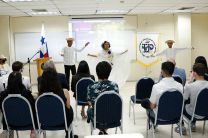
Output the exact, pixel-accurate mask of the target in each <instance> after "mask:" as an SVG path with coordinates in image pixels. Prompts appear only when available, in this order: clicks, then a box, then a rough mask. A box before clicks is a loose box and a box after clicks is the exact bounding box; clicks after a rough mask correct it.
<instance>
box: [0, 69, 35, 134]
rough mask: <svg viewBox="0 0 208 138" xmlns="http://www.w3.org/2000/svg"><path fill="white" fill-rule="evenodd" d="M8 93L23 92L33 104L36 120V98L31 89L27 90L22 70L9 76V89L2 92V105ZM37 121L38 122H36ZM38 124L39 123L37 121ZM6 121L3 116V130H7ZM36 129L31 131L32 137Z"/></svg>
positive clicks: (0, 96) (0, 97)
mask: <svg viewBox="0 0 208 138" xmlns="http://www.w3.org/2000/svg"><path fill="white" fill-rule="evenodd" d="M8 94H21V95H22V96H23V97H25V98H26V99H27V100H28V101H29V102H30V105H31V108H32V111H33V117H34V120H36V114H35V113H36V112H35V100H34V98H33V96H32V94H31V91H30V90H27V89H26V88H25V86H24V84H23V83H22V74H21V73H20V72H12V73H11V74H10V75H9V78H8V85H7V89H6V90H5V91H3V92H1V94H0V104H1V105H2V102H3V100H4V99H5V98H6V97H7V96H8ZM35 123H36V122H35ZM36 126H37V123H36ZM6 129H7V128H6V123H5V120H4V118H3V130H6ZM34 136H35V133H34V131H31V137H34Z"/></svg>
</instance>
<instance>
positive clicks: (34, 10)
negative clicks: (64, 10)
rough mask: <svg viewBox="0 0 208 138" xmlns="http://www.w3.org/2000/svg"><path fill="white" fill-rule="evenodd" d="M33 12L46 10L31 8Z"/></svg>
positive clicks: (44, 10)
mask: <svg viewBox="0 0 208 138" xmlns="http://www.w3.org/2000/svg"><path fill="white" fill-rule="evenodd" d="M32 11H33V12H48V11H47V10H46V9H32Z"/></svg>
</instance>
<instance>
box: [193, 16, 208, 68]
mask: <svg viewBox="0 0 208 138" xmlns="http://www.w3.org/2000/svg"><path fill="white" fill-rule="evenodd" d="M191 29H192V32H191V35H192V39H191V43H192V45H193V46H194V48H195V49H194V51H193V54H192V64H193V63H194V60H195V58H196V57H197V56H205V58H206V59H207V60H208V44H207V40H208V14H193V15H192V16H191Z"/></svg>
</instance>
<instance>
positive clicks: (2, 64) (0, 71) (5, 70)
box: [0, 55, 11, 76]
mask: <svg viewBox="0 0 208 138" xmlns="http://www.w3.org/2000/svg"><path fill="white" fill-rule="evenodd" d="M6 61H7V58H6V57H5V56H4V55H1V56H0V76H4V75H9V73H11V69H10V67H9V65H8V64H7V63H6Z"/></svg>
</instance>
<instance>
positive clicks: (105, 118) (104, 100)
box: [91, 91, 123, 134]
mask: <svg viewBox="0 0 208 138" xmlns="http://www.w3.org/2000/svg"><path fill="white" fill-rule="evenodd" d="M93 121H94V122H91V134H92V133H93V130H94V129H96V128H98V129H108V128H115V127H116V133H117V127H119V128H120V130H121V133H123V100H122V98H121V97H120V96H119V94H118V93H116V92H114V91H106V92H103V93H101V94H100V95H99V96H98V97H97V98H96V100H95V105H94V120H93Z"/></svg>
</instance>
